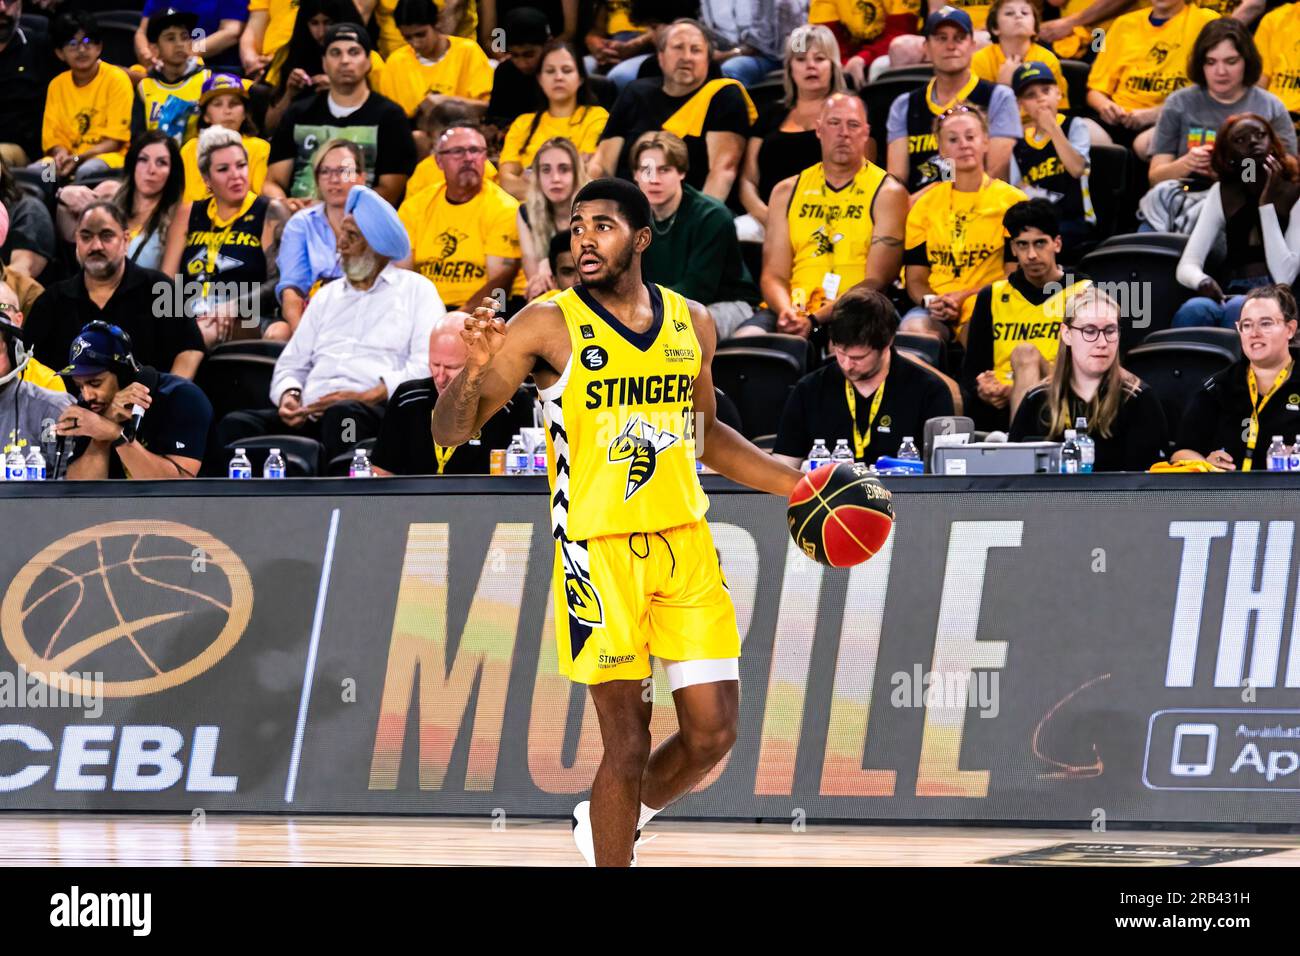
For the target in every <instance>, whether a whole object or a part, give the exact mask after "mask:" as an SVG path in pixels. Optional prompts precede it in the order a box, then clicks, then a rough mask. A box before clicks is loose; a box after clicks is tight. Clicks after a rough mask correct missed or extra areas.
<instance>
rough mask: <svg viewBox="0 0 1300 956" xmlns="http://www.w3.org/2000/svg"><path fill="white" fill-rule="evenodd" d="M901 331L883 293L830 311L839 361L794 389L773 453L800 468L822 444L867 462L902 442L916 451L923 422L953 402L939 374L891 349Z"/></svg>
mask: <svg viewBox="0 0 1300 956" xmlns="http://www.w3.org/2000/svg"><path fill="white" fill-rule="evenodd" d="M897 331H898V314H897V313H896V312H895V311H894V307H893V305H892V304H890V301H889V300H888V299H887V298H885V297H884V296H883V295H881V294H880V293H879V292H876V291H874V290H872V289H855V290H853V291H852V292H849V293H847V294H846V295H844V296H842V297H841V298H840V299H839V301H837V302H836V303H835V308H834V309H833V310H832V311H831V322H830V339H831V352H832V354H833V355H834V356H835V361H834V362H829V363H827V364H826V365H824V366H822V367H821V368H819V369H818V370H817V371H815V372H812V373H810V374H808V375H805V376H804V377H803V378H802V379H800V380H799V383H798V384H797V385H795V387H794V391H793V392H792V393H791V395H790V398H789V400H788V401H787V402H786V405H785V412H784V414H783V415H782V416H781V427H780V428H779V429H778V430H777V433H776V443H775V444H774V445H773V446H772V454H774V455H775V456H776V457H777V458H778V459H780V460H781V461H783V462H785V463H786V464H788V465H791V466H792V467H794V468H798V467H799V464H800V462H802V461H803V460H804V459H805V458H807V457H808V452H809V451H811V450H812V447H813V442H814V441H815V440H816V439H818V438H821V439H824V440H825V441H826V447H827V448H828V449H833V448H834V447H835V443H836V442H837V441H839V440H840V439H841V438H843V439H845V440H846V441H847V442H848V444H849V448H850V449H851V450H852V451H853V457H854V458H855V459H856V460H857V461H860V462H864V463H866V464H871V463H872V462H874V461H875V460H876V459H877V458H879V457H881V456H882V455H888V456H891V457H892V456H894V455H896V454H897V453H898V446H899V445H900V444H901V443H902V441H903V439H904V438H905V437H911V438H913V439H914V440H916V442H917V447H918V448H919V447H920V441H921V436H922V434H923V430H924V427H925V423H926V421H928V420H929V419H931V418H935V417H938V416H941V415H951V414H953V396H952V392H951V390H950V388H949V386H948V385H947V384H946V383H945V380H944V378H943V377H942V376H941V375H940V374H939V373H938V372H936V371H935V370H933V369H931V368H930V367H929V366H927V365H925V364H924V363H922V362H919V361H917V360H916V359H912V358H909V357H908V356H906V355H903V354H902V353H900V352H898V351H897V350H896V349H895V348H894V333H895V332H897Z"/></svg>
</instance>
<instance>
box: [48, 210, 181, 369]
mask: <svg viewBox="0 0 1300 956" xmlns="http://www.w3.org/2000/svg"><path fill="white" fill-rule="evenodd" d="M126 228H127V223H126V216H125V215H124V214H123V213H122V211H121V210H120V209H118V207H117V206H115V205H113V204H112V203H111V202H102V201H101V202H93V203H91V204H90V205H89V206H87V207H86V208H85V210H83V211H82V213H81V218H80V219H79V220H78V222H77V259H78V260H79V261H80V262H81V266H82V271H81V272H79V273H77V274H76V275H74V276H72V277H71V278H69V279H64V280H63V281H62V282H57V283H55V284H54V285H52V286H50V287H49V288H48V289H46V290H45V292H44V293H43V294H42V295H41V297H40V298H39V299H37V300H36V304H35V305H34V306H32V312H31V315H29V316H27V321H26V322H25V323H24V328H25V329H26V331H27V334H28V337H29V338H30V340H31V344H32V349H33V351H34V352H35V353H36V357H37V358H38V359H39V360H41V361H42V362H44V363H45V364H47V365H50V366H52V367H54V368H58V367H59V366H60V365H62V364H63V363H64V362H65V361H66V360H67V355H68V349H69V348H70V347H71V346H72V342H73V339H75V338H76V337H77V335H78V333H79V332H80V331H81V330H82V328H84V327H85V326H86V325H87V324H89V323H91V322H94V321H96V320H99V321H103V322H107V323H109V324H110V325H117V326H120V327H121V328H122V329H123V330H124V331H125V332H126V333H127V335H129V336H131V341H132V342H133V343H134V349H133V351H134V353H135V356H136V358H137V359H138V360H139V361H140V363H141V364H142V365H148V366H149V367H150V368H156V369H160V370H162V369H166V370H168V371H170V372H171V373H172V374H174V375H179V376H181V377H182V378H189V379H192V378H194V373H195V371H196V370H197V369H198V367H199V362H201V361H203V335H202V333H200V332H199V327H198V324H197V323H196V322H195V321H194V317H193V316H187V315H185V313H184V307H183V303H181V302H178V301H175V300H176V299H179V298H180V297H179V296H177V295H175V294H174V292H175V283H173V282H172V280H171V279H169V278H167V277H166V276H165V275H163V274H162V273H161V272H155V271H154V270H152V269H141V268H140V267H139V266H137V265H136V264H135V263H133V262H129V261H128V260H127V257H126V248H127V238H126Z"/></svg>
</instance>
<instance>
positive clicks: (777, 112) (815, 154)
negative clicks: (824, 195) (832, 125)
mask: <svg viewBox="0 0 1300 956" xmlns="http://www.w3.org/2000/svg"><path fill="white" fill-rule="evenodd" d="M789 115H790V107H788V106H786V105H785V104H784V103H768V104H766V105H765V106H764V107H763V108H762V109H760V110H759V112H758V121H757V122H756V123H755V124H754V128H753V129H751V130H750V131H749V135H750V137H751V138H753V139H759V140H762V143H763V145H761V146H760V147H759V148H758V198H759V199H761V200H763V202H767V201H768V197H770V196H771V195H772V190H773V189H775V188H776V185H777V183H779V182H781V180H783V179H789V178H790V177H791V176H798V175H799V174H800V173H801V172H803V171H804V170H805V169H807V168H808V167H809V166H815V165H817V164H818V163H820V162H821V161H822V147H821V142H820V141H819V140H818V139H817V133H816V131H815V130H805V131H803V132H800V133H783V132H781V124H782V123H784V122H785V118H786V117H787V116H789Z"/></svg>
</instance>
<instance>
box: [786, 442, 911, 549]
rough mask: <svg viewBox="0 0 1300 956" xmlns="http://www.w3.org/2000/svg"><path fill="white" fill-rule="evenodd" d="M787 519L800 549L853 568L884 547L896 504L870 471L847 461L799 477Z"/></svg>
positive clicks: (892, 524) (865, 467)
mask: <svg viewBox="0 0 1300 956" xmlns="http://www.w3.org/2000/svg"><path fill="white" fill-rule="evenodd" d="M786 518H787V520H788V521H789V523H790V536H791V537H793V538H794V543H795V544H796V545H798V547H799V550H800V551H802V552H803V553H804V554H806V555H808V557H810V558H812V559H813V560H814V561H817V562H819V563H821V564H826V565H830V566H831V567H832V568H848V567H852V566H853V565H855V564H861V563H862V562H863V561H865V560H867V558H869V557H871V556H872V555H873V554H875V553H876V552H877V551H879V550H880V549H881V548H882V547H883V546H884V544H885V539H886V538H888V537H889V531H890V529H891V528H893V527H894V506H893V504H892V503H891V500H890V494H889V490H888V489H887V488H886V487H885V486H884V485H882V484H881V483H880V480H879V479H878V478H876V476H875V475H873V474H872V473H871V469H869V468H868V467H867V466H866V465H864V464H861V463H859V462H847V461H842V462H840V463H838V464H837V465H835V466H833V467H832V466H830V465H823V466H822V467H821V468H818V469H817V470H816V471H810V472H809V473H808V474H806V475H804V476H803V477H802V478H801V479H799V483H798V484H797V485H795V486H794V491H793V492H791V493H790V508H789V510H788V511H787V512H786Z"/></svg>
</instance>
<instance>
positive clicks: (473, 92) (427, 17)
mask: <svg viewBox="0 0 1300 956" xmlns="http://www.w3.org/2000/svg"><path fill="white" fill-rule="evenodd" d="M393 19H394V23H396V25H397V29H398V30H400V31H401V35H402V39H403V41H404V43H403V44H402V46H401V47H399V48H398V49H397V50H396V51H395V52H394V53H392V54H391V55H390V56H389V58H388V61H387V62H386V64H385V67H384V73H383V76H382V77H381V78H380V80H379V83H378V86H377V87H376V89H377V91H378V92H379V93H381V94H383V95H384V96H387V97H388V98H389V99H390V100H392V101H393V102H395V103H397V105H398V106H400V107H401V108H402V109H403V110H405V111H406V115H407V116H414V115H415V114H416V111H417V110H419V109H420V108H421V107H422V106H423V105H424V104H428V106H427V107H425V108H426V109H431V108H432V107H433V106H436V105H437V104H438V103H439V102H442V101H444V100H455V101H456V102H458V103H460V104H461V105H463V106H464V107H465V108H467V109H469V110H470V111H471V115H473V116H475V117H480V116H482V115H483V111H484V110H486V109H487V101H488V97H489V96H490V95H491V93H492V64H491V63H490V62H489V61H488V58H487V55H486V54H485V53H484V52H483V51H482V49H480V48H479V45H478V44H477V43H475V42H474V41H473V40H465V39H462V38H461V37H456V36H447V35H446V34H443V33H440V32H439V31H438V7H437V6H436V5H435V4H434V3H433V2H432V0H400V2H399V3H398V4H397V7H396V10H395V11H394V15H393Z"/></svg>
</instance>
